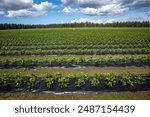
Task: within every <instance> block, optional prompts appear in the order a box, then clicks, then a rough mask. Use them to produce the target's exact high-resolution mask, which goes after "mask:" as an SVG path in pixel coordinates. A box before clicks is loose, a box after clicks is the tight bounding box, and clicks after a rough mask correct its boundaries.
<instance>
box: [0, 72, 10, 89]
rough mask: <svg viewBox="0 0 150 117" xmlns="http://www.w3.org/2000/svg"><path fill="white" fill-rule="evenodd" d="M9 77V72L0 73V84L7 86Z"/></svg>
mask: <svg viewBox="0 0 150 117" xmlns="http://www.w3.org/2000/svg"><path fill="white" fill-rule="evenodd" d="M9 78H10V75H9V74H1V75H0V84H1V85H2V86H3V87H6V86H8V84H9Z"/></svg>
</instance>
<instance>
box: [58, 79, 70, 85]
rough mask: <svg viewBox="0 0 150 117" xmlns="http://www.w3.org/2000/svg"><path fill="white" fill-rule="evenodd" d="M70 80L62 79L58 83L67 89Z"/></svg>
mask: <svg viewBox="0 0 150 117" xmlns="http://www.w3.org/2000/svg"><path fill="white" fill-rule="evenodd" d="M68 82H69V79H68V78H67V77H61V78H59V79H58V83H59V85H60V87H61V88H66V87H67V86H68Z"/></svg>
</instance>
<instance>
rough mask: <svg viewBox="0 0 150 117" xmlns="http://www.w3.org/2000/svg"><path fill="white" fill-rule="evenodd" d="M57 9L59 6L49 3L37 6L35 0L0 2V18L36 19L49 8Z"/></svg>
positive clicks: (2, 0)
mask: <svg viewBox="0 0 150 117" xmlns="http://www.w3.org/2000/svg"><path fill="white" fill-rule="evenodd" d="M55 7H57V6H56V5H54V4H52V3H49V2H48V1H45V2H41V3H40V4H35V3H34V2H33V0H0V16H2V15H5V16H6V17H9V18H19V17H35V16H40V15H44V14H45V13H46V12H47V9H48V8H49V9H52V8H55ZM4 11H6V14H5V13H4Z"/></svg>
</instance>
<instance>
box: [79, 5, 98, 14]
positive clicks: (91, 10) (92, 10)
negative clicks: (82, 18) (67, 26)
mask: <svg viewBox="0 0 150 117" xmlns="http://www.w3.org/2000/svg"><path fill="white" fill-rule="evenodd" d="M80 11H81V12H82V13H83V14H87V15H100V9H96V8H89V7H87V8H80Z"/></svg>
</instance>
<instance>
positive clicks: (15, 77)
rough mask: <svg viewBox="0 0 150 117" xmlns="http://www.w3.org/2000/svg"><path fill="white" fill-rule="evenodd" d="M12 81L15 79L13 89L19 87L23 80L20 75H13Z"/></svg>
mask: <svg viewBox="0 0 150 117" xmlns="http://www.w3.org/2000/svg"><path fill="white" fill-rule="evenodd" d="M14 79H15V82H14V83H15V87H20V86H22V84H23V78H22V76H21V75H20V74H15V75H14Z"/></svg>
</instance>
